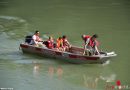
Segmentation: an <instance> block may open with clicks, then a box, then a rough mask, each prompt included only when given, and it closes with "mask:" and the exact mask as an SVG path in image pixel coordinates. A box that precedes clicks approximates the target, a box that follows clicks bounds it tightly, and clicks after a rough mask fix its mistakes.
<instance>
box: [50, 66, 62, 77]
mask: <svg viewBox="0 0 130 90" xmlns="http://www.w3.org/2000/svg"><path fill="white" fill-rule="evenodd" d="M48 74H49V76H50V78H52V77H53V76H54V74H56V75H57V77H58V78H59V79H61V78H62V74H63V69H62V67H61V66H59V67H58V68H55V69H54V67H53V66H49V69H48Z"/></svg>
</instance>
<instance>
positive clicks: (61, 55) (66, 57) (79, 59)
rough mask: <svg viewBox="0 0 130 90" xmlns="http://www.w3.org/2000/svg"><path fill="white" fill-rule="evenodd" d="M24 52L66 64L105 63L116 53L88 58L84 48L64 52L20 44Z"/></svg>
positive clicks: (105, 53)
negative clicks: (56, 59)
mask: <svg viewBox="0 0 130 90" xmlns="http://www.w3.org/2000/svg"><path fill="white" fill-rule="evenodd" d="M20 47H21V49H22V51H23V52H27V53H33V54H39V55H42V56H43V57H52V58H58V59H60V60H62V61H65V62H70V63H76V64H85V63H104V62H106V61H107V60H109V59H110V58H112V57H115V56H116V54H115V53H114V52H110V53H107V52H100V55H93V56H87V55H83V48H80V47H76V46H73V47H71V48H70V50H69V51H70V52H62V51H58V50H54V49H48V48H41V47H36V46H33V45H28V44H20Z"/></svg>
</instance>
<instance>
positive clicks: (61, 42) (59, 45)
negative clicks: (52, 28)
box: [57, 39, 63, 48]
mask: <svg viewBox="0 0 130 90" xmlns="http://www.w3.org/2000/svg"><path fill="white" fill-rule="evenodd" d="M62 46H63V40H62V39H57V48H59V47H62Z"/></svg>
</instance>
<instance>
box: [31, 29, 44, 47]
mask: <svg viewBox="0 0 130 90" xmlns="http://www.w3.org/2000/svg"><path fill="white" fill-rule="evenodd" d="M39 35H40V33H39V31H35V33H34V35H33V36H32V40H31V43H30V44H31V45H36V46H39V45H42V42H43V40H42V39H41V38H40V37H39Z"/></svg>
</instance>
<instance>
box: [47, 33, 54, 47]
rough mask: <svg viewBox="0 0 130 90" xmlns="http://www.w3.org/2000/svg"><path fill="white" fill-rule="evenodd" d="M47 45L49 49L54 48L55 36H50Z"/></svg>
mask: <svg viewBox="0 0 130 90" xmlns="http://www.w3.org/2000/svg"><path fill="white" fill-rule="evenodd" d="M47 43H48V44H47V47H48V48H49V49H52V48H54V46H53V45H54V40H53V38H52V37H51V36H50V37H49V39H48V40H47Z"/></svg>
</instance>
